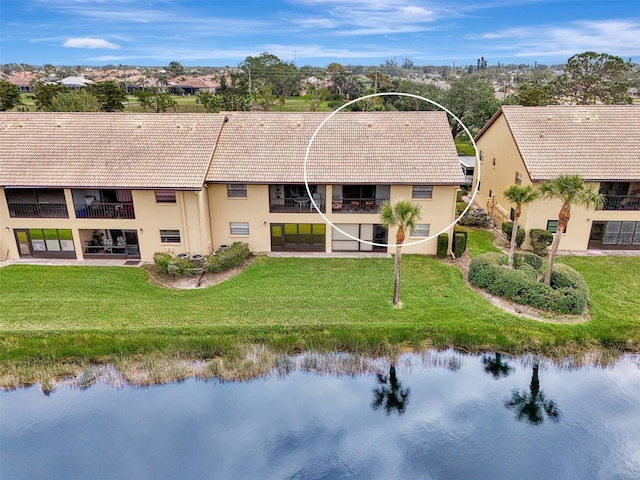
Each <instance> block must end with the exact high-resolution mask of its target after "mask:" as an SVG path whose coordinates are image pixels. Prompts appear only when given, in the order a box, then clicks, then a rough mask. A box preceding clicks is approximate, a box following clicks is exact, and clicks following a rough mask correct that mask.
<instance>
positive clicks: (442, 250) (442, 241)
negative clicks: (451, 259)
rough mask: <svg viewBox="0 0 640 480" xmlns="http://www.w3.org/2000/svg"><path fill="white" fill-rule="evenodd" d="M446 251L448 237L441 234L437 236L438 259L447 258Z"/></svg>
mask: <svg viewBox="0 0 640 480" xmlns="http://www.w3.org/2000/svg"><path fill="white" fill-rule="evenodd" d="M447 250H449V235H448V234H446V233H441V234H440V235H438V245H437V247H436V256H437V257H438V258H447Z"/></svg>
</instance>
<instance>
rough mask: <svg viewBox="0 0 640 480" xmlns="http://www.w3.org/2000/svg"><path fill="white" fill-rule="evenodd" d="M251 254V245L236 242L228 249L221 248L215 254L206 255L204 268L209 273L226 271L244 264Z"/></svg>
mask: <svg viewBox="0 0 640 480" xmlns="http://www.w3.org/2000/svg"><path fill="white" fill-rule="evenodd" d="M250 254H251V252H250V251H249V245H247V244H246V243H241V242H234V243H232V244H231V245H230V246H229V248H227V249H226V250H219V251H218V252H216V253H215V254H214V255H209V256H207V257H205V260H204V268H205V270H206V271H207V272H208V273H220V272H224V271H225V270H229V269H231V268H234V267H238V266H240V265H242V263H243V262H244V261H245V260H246V259H247V258H249V255H250Z"/></svg>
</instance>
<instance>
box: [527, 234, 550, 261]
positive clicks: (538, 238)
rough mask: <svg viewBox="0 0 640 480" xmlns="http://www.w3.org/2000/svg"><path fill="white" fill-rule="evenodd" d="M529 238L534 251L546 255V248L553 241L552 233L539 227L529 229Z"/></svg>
mask: <svg viewBox="0 0 640 480" xmlns="http://www.w3.org/2000/svg"><path fill="white" fill-rule="evenodd" d="M529 238H530V239H531V248H532V249H533V251H534V252H535V253H537V254H538V255H541V256H545V255H547V254H548V253H549V252H548V250H547V248H548V247H549V245H551V244H552V243H553V233H551V232H550V231H548V230H543V229H541V228H532V229H531V230H529Z"/></svg>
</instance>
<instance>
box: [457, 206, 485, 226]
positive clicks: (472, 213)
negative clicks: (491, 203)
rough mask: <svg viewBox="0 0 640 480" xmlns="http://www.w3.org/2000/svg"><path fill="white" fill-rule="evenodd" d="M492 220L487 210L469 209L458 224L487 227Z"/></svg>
mask: <svg viewBox="0 0 640 480" xmlns="http://www.w3.org/2000/svg"><path fill="white" fill-rule="evenodd" d="M490 222H491V221H490V219H489V215H487V212H485V211H483V210H469V211H468V212H467V213H466V214H465V215H464V217H461V218H460V221H459V222H458V225H463V226H465V227H481V228H487V227H488V226H489V224H490Z"/></svg>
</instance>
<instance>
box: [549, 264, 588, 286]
mask: <svg viewBox="0 0 640 480" xmlns="http://www.w3.org/2000/svg"><path fill="white" fill-rule="evenodd" d="M551 287H552V288H556V289H560V288H564V287H570V288H577V289H582V290H587V289H588V287H587V284H586V282H585V281H584V278H582V275H580V274H579V273H578V272H577V271H576V270H574V269H573V268H571V267H570V266H569V265H565V264H563V263H557V264H554V265H553V272H551Z"/></svg>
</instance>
